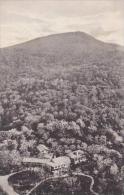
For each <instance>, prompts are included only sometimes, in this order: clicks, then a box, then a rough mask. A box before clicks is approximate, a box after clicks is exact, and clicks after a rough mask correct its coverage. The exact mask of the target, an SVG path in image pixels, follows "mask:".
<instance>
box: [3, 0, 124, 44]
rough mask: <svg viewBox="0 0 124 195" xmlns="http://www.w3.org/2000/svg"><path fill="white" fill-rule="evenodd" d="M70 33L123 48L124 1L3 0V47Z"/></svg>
mask: <svg viewBox="0 0 124 195" xmlns="http://www.w3.org/2000/svg"><path fill="white" fill-rule="evenodd" d="M70 31H84V32H87V33H89V34H91V35H93V36H94V37H96V38H98V39H100V40H103V41H106V42H114V43H118V44H121V45H124V0H80V1H78V0H49V1H47V0H0V47H5V46H9V45H14V44H17V43H21V42H25V41H27V40H30V39H33V38H36V37H41V36H45V35H49V34H54V33H61V32H70Z"/></svg>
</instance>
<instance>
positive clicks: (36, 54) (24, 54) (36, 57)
mask: <svg viewBox="0 0 124 195" xmlns="http://www.w3.org/2000/svg"><path fill="white" fill-rule="evenodd" d="M123 54H124V51H123V47H120V46H118V45H114V44H108V43H103V42H101V41H98V40H96V39H95V38H93V37H92V36H90V35H88V34H86V33H83V32H72V33H62V34H56V35H50V36H46V37H42V38H37V39H34V40H31V41H28V42H26V43H22V44H18V45H15V46H11V47H8V48H3V49H0V69H1V73H2V76H3V73H4V72H7V73H8V72H10V73H11V74H14V73H16V74H17V73H20V72H22V69H23V72H29V73H31V72H34V71H35V72H39V71H42V69H44V68H47V69H48V68H53V67H56V66H57V67H60V66H66V67H69V66H72V65H73V66H78V65H82V64H102V63H103V64H106V65H108V64H109V65H110V64H114V65H120V64H121V63H122V61H123V60H122V58H123V56H124V55H123Z"/></svg>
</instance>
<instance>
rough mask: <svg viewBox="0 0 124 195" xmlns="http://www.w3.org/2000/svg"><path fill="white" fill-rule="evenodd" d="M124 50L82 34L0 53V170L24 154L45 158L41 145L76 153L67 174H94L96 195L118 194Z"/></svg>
mask: <svg viewBox="0 0 124 195" xmlns="http://www.w3.org/2000/svg"><path fill="white" fill-rule="evenodd" d="M123 52H124V51H123V47H120V46H118V45H114V44H107V43H103V42H101V41H98V40H96V39H94V38H93V37H91V36H89V35H87V34H85V33H80V32H75V33H64V34H60V35H51V36H47V37H43V38H38V39H35V40H32V41H29V42H26V43H23V44H19V45H15V46H12V47H8V48H4V49H1V58H0V62H1V63H0V70H1V71H0V87H1V91H0V171H1V173H2V174H5V173H9V172H10V171H12V170H13V171H15V170H16V169H20V167H21V168H22V164H21V159H22V158H24V157H29V158H32V157H33V158H40V159H43V158H45V156H44V155H43V153H41V151H40V150H39V149H38V148H39V146H40V145H45V146H46V147H48V148H49V150H50V153H52V154H54V156H56V157H62V156H67V155H68V154H69V153H71V152H74V151H76V150H81V151H82V152H83V159H84V161H83V162H81V163H79V164H78V165H76V164H75V165H74V166H72V167H71V171H79V172H80V173H85V174H87V175H90V176H92V177H93V178H94V182H95V183H94V191H95V192H97V193H98V194H100V195H107V194H111V195H118V194H120V195H122V194H123V193H124V188H123V183H124V93H123V92H124V90H123V85H122V81H123V76H124V75H123V73H124V70H123V63H124V60H123V58H124V57H123V56H124V55H123ZM43 173H44V172H43ZM29 181H30V178H29ZM81 186H82V184H81ZM79 187H80V186H79ZM26 190H27V189H26ZM56 190H57V189H56ZM75 191H76V192H75V193H76V194H78V195H79V194H80V192H79V193H77V189H76V190H75ZM88 192H89V187H86V189H84V194H89V193H88ZM20 194H21V193H20ZM54 194H56V191H55V193H54ZM65 194H68V191H65ZM90 194H92V193H90ZM90 194H89V195H90Z"/></svg>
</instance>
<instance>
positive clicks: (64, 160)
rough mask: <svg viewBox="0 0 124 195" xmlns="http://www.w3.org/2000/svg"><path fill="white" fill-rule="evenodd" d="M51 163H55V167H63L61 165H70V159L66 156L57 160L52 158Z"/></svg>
mask: <svg viewBox="0 0 124 195" xmlns="http://www.w3.org/2000/svg"><path fill="white" fill-rule="evenodd" d="M52 162H53V163H55V164H56V165H63V164H70V163H71V161H70V158H69V157H67V156H60V157H57V158H53V159H52Z"/></svg>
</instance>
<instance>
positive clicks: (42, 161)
mask: <svg viewBox="0 0 124 195" xmlns="http://www.w3.org/2000/svg"><path fill="white" fill-rule="evenodd" d="M22 162H23V163H26V164H28V163H32V164H41V165H48V166H51V167H54V166H61V165H63V164H66V165H69V164H70V162H71V161H70V158H69V157H67V156H62V157H57V158H53V159H52V160H51V161H50V159H39V158H23V160H22Z"/></svg>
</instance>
